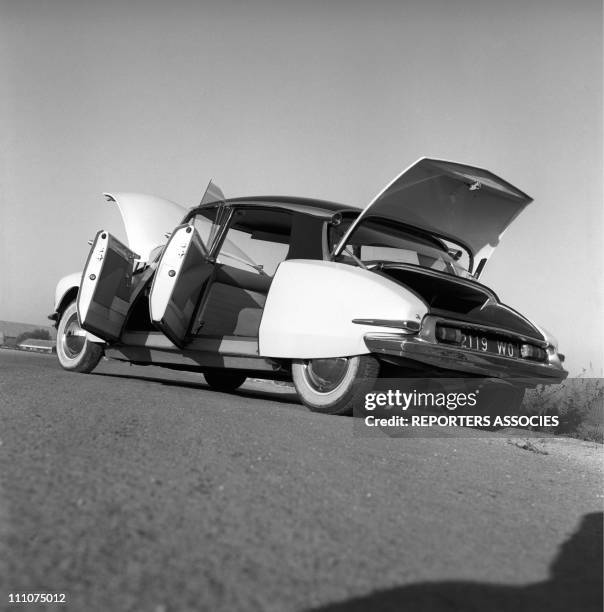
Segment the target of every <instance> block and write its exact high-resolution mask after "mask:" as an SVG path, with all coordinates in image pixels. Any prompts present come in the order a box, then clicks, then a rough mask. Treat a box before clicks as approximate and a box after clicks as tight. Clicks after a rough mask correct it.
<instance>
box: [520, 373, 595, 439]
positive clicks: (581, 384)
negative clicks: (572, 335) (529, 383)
mask: <svg viewBox="0 0 604 612" xmlns="http://www.w3.org/2000/svg"><path fill="white" fill-rule="evenodd" d="M586 375H587V370H583V372H582V373H581V374H580V375H579V376H578V377H577V378H568V379H567V380H565V381H564V382H562V383H561V384H559V385H549V386H544V385H539V386H537V387H536V388H535V389H528V390H527V392H526V395H525V398H524V403H523V412H524V413H528V414H538V415H557V416H558V417H559V424H558V426H557V427H542V428H539V427H536V428H533V429H534V430H535V431H544V432H549V433H553V434H557V435H566V436H571V437H573V438H580V439H581V440H588V441H590V442H599V443H600V444H602V443H603V442H604V379H602V378H588V377H587V376H586Z"/></svg>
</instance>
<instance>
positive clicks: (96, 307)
mask: <svg viewBox="0 0 604 612" xmlns="http://www.w3.org/2000/svg"><path fill="white" fill-rule="evenodd" d="M138 258H139V256H138V255H137V254H136V253H134V252H133V251H131V250H130V249H129V248H128V247H127V246H126V245H125V244H122V243H121V242H120V241H119V240H118V239H117V238H115V237H114V236H112V235H111V234H110V233H109V232H106V231H105V230H101V231H100V232H98V233H97V235H96V236H95V238H94V240H93V242H92V248H91V249H90V253H89V255H88V260H87V261H86V265H85V267H84V272H83V274H82V280H81V283H80V290H79V293H78V300H77V308H78V317H79V319H80V324H81V326H82V328H83V329H85V330H87V331H89V332H91V333H93V334H94V335H96V336H98V337H99V338H103V339H104V340H107V341H109V342H111V341H115V340H117V339H119V337H120V335H121V332H122V329H123V327H124V323H125V321H126V317H127V315H128V310H129V309H130V304H131V299H132V295H133V289H134V285H135V283H133V274H134V266H135V261H136V260H137V259H138Z"/></svg>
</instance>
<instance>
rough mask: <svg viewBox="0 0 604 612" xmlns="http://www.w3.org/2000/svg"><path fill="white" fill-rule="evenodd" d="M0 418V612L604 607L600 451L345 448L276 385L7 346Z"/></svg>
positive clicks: (542, 445) (464, 441)
mask: <svg viewBox="0 0 604 612" xmlns="http://www.w3.org/2000/svg"><path fill="white" fill-rule="evenodd" d="M0 419H1V428H0V596H1V598H2V599H1V600H0V609H2V608H3V607H4V606H6V609H8V610H25V609H27V610H29V609H31V610H42V609H45V606H43V605H41V604H37V605H36V604H31V605H30V606H27V605H23V604H19V605H17V604H14V605H10V604H9V603H8V597H9V594H10V593H31V592H33V593H65V596H66V600H67V604H66V605H62V606H59V605H56V606H54V607H52V606H50V607H46V608H47V609H57V610H60V609H68V610H87V611H88V610H118V611H121V610H146V611H151V612H169V611H173V610H174V611H180V610H211V611H215V610H228V611H237V610H245V611H250V610H268V611H279V612H281V611H288V610H292V611H294V610H315V611H322V612H329V611H331V612H336V611H341V612H343V611H349V610H410V611H413V610H436V611H439V610H458V609H459V610H514V611H515V612H518V611H519V610H531V611H535V610H592V609H593V610H601V609H602V595H601V593H602V463H601V457H602V455H601V452H600V448H601V447H599V446H597V445H595V444H591V443H585V442H578V441H575V440H568V439H553V438H548V439H545V440H542V441H540V440H535V439H533V440H532V442H531V443H530V444H526V443H525V438H523V437H522V435H521V434H518V433H515V434H514V433H512V432H510V433H509V435H504V436H497V435H492V434H486V433H485V434H484V436H483V437H480V438H473V437H469V438H468V437H456V436H449V437H437V438H407V439H401V438H396V439H392V438H387V437H383V438H380V437H377V438H373V437H372V438H369V437H361V436H359V435H358V434H355V433H354V432H353V424H354V421H355V420H354V419H351V418H344V417H331V416H323V415H317V414H313V413H310V412H308V411H307V410H306V409H305V408H303V407H302V406H301V405H300V404H298V403H297V402H296V399H295V396H294V395H293V393H292V392H291V389H289V388H287V387H285V388H284V387H278V386H275V385H272V384H269V383H250V384H246V386H245V388H244V389H243V390H241V391H240V392H238V393H236V394H231V395H229V394H223V393H217V392H213V391H210V390H209V389H208V388H207V387H206V386H205V385H204V382H203V378H202V377H201V376H200V375H199V376H198V375H195V374H188V373H172V372H170V371H165V370H161V369H158V368H143V367H130V366H128V365H123V364H117V363H115V362H108V361H104V362H103V363H102V364H101V365H100V366H99V367H98V369H97V370H96V371H95V373H93V374H90V375H83V374H72V373H68V372H65V371H63V370H61V369H60V367H59V366H58V364H57V362H56V359H55V358H54V357H51V356H46V355H38V354H27V353H22V352H16V351H9V350H4V351H0Z"/></svg>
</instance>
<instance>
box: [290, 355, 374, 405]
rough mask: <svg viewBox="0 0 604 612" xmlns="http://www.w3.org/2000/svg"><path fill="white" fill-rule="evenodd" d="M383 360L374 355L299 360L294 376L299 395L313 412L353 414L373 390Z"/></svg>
mask: <svg viewBox="0 0 604 612" xmlns="http://www.w3.org/2000/svg"><path fill="white" fill-rule="evenodd" d="M379 372H380V363H379V361H378V360H377V359H376V358H375V357H372V356H371V355H358V356H356V357H334V358H331V359H306V360H296V361H294V362H293V363H292V377H293V379H294V386H295V387H296V391H297V392H298V396H299V397H300V399H301V400H302V402H303V403H304V404H305V405H306V406H307V407H308V408H310V410H312V411H313V412H322V413H323V414H352V411H353V408H354V405H355V403H356V402H357V401H358V400H359V399H361V398H362V397H364V395H365V393H367V392H369V391H371V389H372V388H373V385H374V384H375V381H376V379H377V377H378V375H379Z"/></svg>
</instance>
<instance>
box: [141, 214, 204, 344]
mask: <svg viewBox="0 0 604 612" xmlns="http://www.w3.org/2000/svg"><path fill="white" fill-rule="evenodd" d="M213 268H214V263H213V261H212V260H210V259H209V256H208V250H207V248H206V246H205V245H204V243H203V241H202V239H201V237H200V235H199V232H198V231H197V229H196V228H195V225H194V224H186V225H181V226H179V227H177V228H176V229H175V230H174V232H173V233H172V235H171V236H170V240H169V241H168V244H167V245H166V248H165V249H164V252H163V253H162V256H161V259H160V260H159V265H158V268H157V272H156V274H155V277H154V279H153V285H152V286H151V293H150V294H149V309H150V315H151V321H152V322H153V324H154V325H155V326H156V327H158V328H159V329H160V330H161V331H162V332H163V333H164V334H165V335H166V336H167V337H168V338H169V339H170V340H171V341H172V342H173V343H174V344H175V345H176V346H179V347H182V346H184V345H185V344H186V342H187V339H188V336H189V332H190V328H191V324H192V321H193V317H194V316H195V312H196V310H197V307H198V305H199V301H200V298H201V294H202V291H203V289H204V287H205V286H206V283H207V281H208V279H209V278H210V275H211V273H212V270H213Z"/></svg>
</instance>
